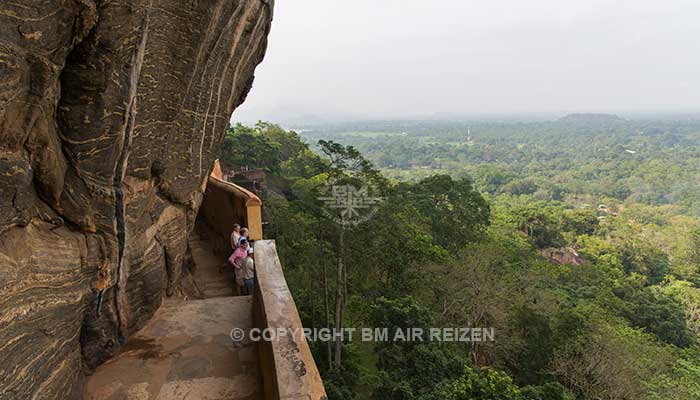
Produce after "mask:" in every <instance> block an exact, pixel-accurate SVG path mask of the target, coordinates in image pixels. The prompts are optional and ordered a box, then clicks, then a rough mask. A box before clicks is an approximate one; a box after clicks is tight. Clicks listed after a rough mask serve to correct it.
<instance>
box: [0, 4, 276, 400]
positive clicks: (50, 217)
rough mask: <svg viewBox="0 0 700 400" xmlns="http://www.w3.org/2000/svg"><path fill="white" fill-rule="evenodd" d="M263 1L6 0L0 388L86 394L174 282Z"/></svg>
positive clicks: (244, 75) (263, 36)
mask: <svg viewBox="0 0 700 400" xmlns="http://www.w3.org/2000/svg"><path fill="white" fill-rule="evenodd" d="M272 3H273V1H272V0H269V1H265V0H112V1H107V0H13V1H2V2H0V360H2V362H1V363H0V399H3V400H4V399H31V398H47V399H53V398H61V399H66V398H67V399H72V398H79V397H80V394H79V393H80V390H81V386H82V377H83V376H84V373H85V372H89V370H90V369H92V368H94V367H95V366H97V365H99V364H100V363H102V362H104V361H105V360H106V359H108V358H109V357H111V356H112V355H113V354H114V353H115V352H116V351H117V350H118V349H119V348H120V346H122V345H123V344H124V343H125V341H126V339H127V338H128V336H129V335H131V334H133V333H134V332H135V331H136V330H138V329H139V328H141V327H142V326H143V325H144V324H145V322H146V321H148V319H149V318H150V317H151V316H152V315H153V313H154V312H155V310H156V309H157V308H158V307H159V305H160V303H161V299H162V297H163V295H173V294H177V293H178V291H179V290H180V282H181V280H182V279H183V276H182V274H183V267H182V264H183V258H184V255H185V252H186V247H187V245H186V243H187V235H188V234H189V232H190V230H191V229H192V226H193V223H194V219H195V216H196V214H197V210H198V208H199V205H200V204H201V201H202V190H203V185H204V183H205V182H206V178H207V176H208V175H209V172H210V170H211V166H212V162H213V160H214V159H215V158H216V156H217V149H218V145H219V144H220V143H221V141H222V140H223V135H224V132H225V129H226V127H227V124H228V119H229V117H230V115H231V113H232V112H233V110H234V109H235V108H236V107H237V106H238V105H240V104H241V103H242V102H243V101H244V99H245V96H246V94H247V93H248V91H249V90H250V87H251V85H252V81H253V74H254V69H255V67H256V65H257V64H258V63H260V61H262V58H263V56H264V53H265V48H266V45H267V34H268V33H269V30H270V24H271V20H272V8H273V4H272Z"/></svg>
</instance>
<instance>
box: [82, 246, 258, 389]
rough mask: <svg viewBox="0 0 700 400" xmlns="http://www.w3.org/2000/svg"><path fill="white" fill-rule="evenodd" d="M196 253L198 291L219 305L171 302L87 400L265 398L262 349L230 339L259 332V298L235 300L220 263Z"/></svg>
mask: <svg viewBox="0 0 700 400" xmlns="http://www.w3.org/2000/svg"><path fill="white" fill-rule="evenodd" d="M204 244H205V243H204ZM195 247H198V248H195ZM192 252H193V256H194V258H195V263H197V268H198V272H197V273H196V275H195V279H196V280H197V281H198V286H199V287H200V288H201V289H203V292H204V293H205V295H206V296H207V297H210V296H219V297H210V298H206V299H202V300H191V301H184V300H176V299H165V300H164V302H163V305H162V306H161V308H160V309H159V310H158V311H157V312H156V315H155V316H154V317H153V319H152V320H151V321H150V322H149V323H148V324H147V325H146V326H145V327H144V328H143V329H142V330H141V331H139V332H138V333H137V334H136V335H134V336H132V337H131V338H130V339H129V343H128V344H127V346H126V347H125V348H124V350H123V351H122V352H121V353H120V354H119V355H117V356H116V357H115V358H113V359H112V360H110V361H108V362H107V363H105V364H103V365H102V366H100V367H99V368H98V369H97V371H95V373H94V374H93V375H92V376H90V377H89V378H88V381H87V383H86V385H85V390H84V392H83V399H84V400H185V399H187V400H239V399H241V400H253V399H257V398H258V397H259V396H258V393H259V390H258V368H257V353H256V347H255V344H254V343H250V342H248V343H245V344H234V342H233V341H232V340H231V338H230V337H229V335H230V331H231V329H232V328H234V327H235V328H242V329H246V330H247V329H250V328H252V323H253V310H252V307H253V302H252V298H251V297H250V296H241V297H231V294H232V289H231V285H232V280H231V281H227V279H226V278H229V277H228V274H227V273H223V274H220V273H219V272H218V266H219V264H220V260H219V259H218V258H217V257H215V256H213V254H207V251H206V247H205V246H204V245H203V243H198V244H197V246H194V245H193V246H192ZM200 279H202V281H200ZM223 296H226V297H223Z"/></svg>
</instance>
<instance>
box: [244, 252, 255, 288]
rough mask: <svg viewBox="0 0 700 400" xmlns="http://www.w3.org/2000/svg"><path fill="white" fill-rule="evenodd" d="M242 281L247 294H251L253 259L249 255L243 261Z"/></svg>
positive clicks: (253, 275) (253, 282)
mask: <svg viewBox="0 0 700 400" xmlns="http://www.w3.org/2000/svg"><path fill="white" fill-rule="evenodd" d="M243 281H244V283H245V289H246V292H247V294H248V295H252V294H253V287H254V286H255V260H253V257H251V256H250V255H248V257H246V258H245V260H244V261H243Z"/></svg>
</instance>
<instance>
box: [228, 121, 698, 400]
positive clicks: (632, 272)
mask: <svg viewBox="0 0 700 400" xmlns="http://www.w3.org/2000/svg"><path fill="white" fill-rule="evenodd" d="M296 128H298V129H296ZM221 161H222V165H223V167H224V168H225V169H228V170H232V169H236V170H238V169H241V168H254V169H261V170H264V171H265V172H266V175H267V177H266V187H265V188H264V190H263V197H264V199H263V200H264V204H265V217H266V220H267V222H268V223H267V225H266V228H265V229H266V232H265V235H266V237H267V238H270V239H275V240H276V241H277V247H278V251H279V254H280V258H281V261H282V264H283V265H284V268H285V275H286V278H287V281H288V284H289V286H290V289H291V290H292V293H293V295H294V298H295V301H296V304H297V307H298V309H299V312H300V314H301V317H302V320H303V323H304V326H306V327H309V328H323V327H329V328H344V327H345V328H347V327H354V328H358V329H360V328H362V327H386V328H388V329H389V330H390V331H396V330H399V329H406V328H412V327H420V328H426V329H428V328H429V327H490V328H493V329H494V332H495V338H494V340H493V341H468V342H459V341H453V342H448V341H443V342H437V341H360V340H353V341H349V340H346V341H339V340H336V341H326V342H324V341H311V342H310V345H311V347H312V351H313V352H314V358H315V360H316V363H317V365H318V367H319V369H320V370H321V373H322V376H323V379H324V384H325V385H326V389H327V391H328V395H329V398H330V399H331V400H339V399H376V400H380V399H381V400H384V399H388V400H392V399H396V400H400V399H401V400H404V399H405V400H409V399H416V400H418V399H420V400H433V399H435V400H437V399H454V400H462V399H499V400H500V399H503V400H544V399H547V400H554V399H562V400H563V399H569V400H573V399H586V400H595V399H606V400H607V399H609V400H617V399H620V400H623V399H629V400H632V399H635V400H636V399H644V400H661V399H698V398H700V342H698V339H699V337H700V223H699V222H698V216H699V215H700V190H699V189H700V188H698V183H699V182H700V121H695V120H692V119H688V120H673V119H660V118H659V119H638V120H626V119H623V118H619V117H616V116H611V115H570V116H567V117H564V118H561V119H559V120H556V121H539V122H518V121H493V120H492V121H438V120H435V121H371V122H363V123H360V122H353V123H338V124H325V125H320V124H317V125H309V126H298V127H295V130H286V129H283V128H281V127H280V126H278V125H274V124H271V123H265V122H259V123H258V124H256V125H255V126H251V127H248V126H244V125H241V124H238V125H236V126H233V127H231V128H230V129H229V130H228V132H227V135H226V138H225V141H224V146H223V148H222V152H221ZM338 184H343V185H354V186H369V187H371V188H372V189H373V190H374V191H375V193H377V196H378V198H381V201H379V202H377V203H376V204H375V205H373V207H372V214H371V218H368V219H367V220H366V221H363V222H362V223H361V224H357V225H351V226H344V225H341V224H338V223H337V221H336V220H335V219H334V217H336V216H335V215H334V214H333V213H329V212H328V209H327V204H324V202H323V200H322V199H324V198H325V197H324V196H327V195H328V193H327V190H328V187H329V186H330V185H338Z"/></svg>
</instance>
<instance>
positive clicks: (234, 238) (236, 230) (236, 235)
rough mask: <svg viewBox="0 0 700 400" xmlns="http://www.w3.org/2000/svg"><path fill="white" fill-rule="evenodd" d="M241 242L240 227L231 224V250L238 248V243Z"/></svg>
mask: <svg viewBox="0 0 700 400" xmlns="http://www.w3.org/2000/svg"><path fill="white" fill-rule="evenodd" d="M240 240H241V226H240V225H238V224H233V232H231V250H236V249H237V248H238V242H239V241H240Z"/></svg>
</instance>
